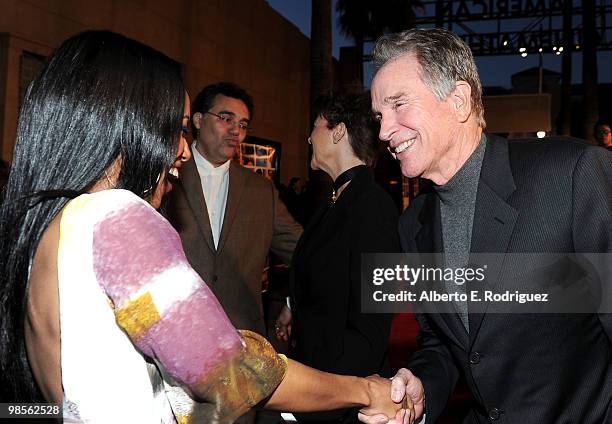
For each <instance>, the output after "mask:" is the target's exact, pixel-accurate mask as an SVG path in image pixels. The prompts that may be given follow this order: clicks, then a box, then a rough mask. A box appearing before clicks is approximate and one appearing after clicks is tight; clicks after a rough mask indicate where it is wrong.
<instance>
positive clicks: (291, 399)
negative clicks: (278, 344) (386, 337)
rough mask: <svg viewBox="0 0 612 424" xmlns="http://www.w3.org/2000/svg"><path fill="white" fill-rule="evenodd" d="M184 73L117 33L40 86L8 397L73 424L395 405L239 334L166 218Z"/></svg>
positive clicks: (64, 59) (22, 223) (8, 272)
mask: <svg viewBox="0 0 612 424" xmlns="http://www.w3.org/2000/svg"><path fill="white" fill-rule="evenodd" d="M188 121H189V100H188V97H187V95H186V93H185V88H184V85H183V82H182V79H181V76H180V67H179V65H178V64H177V63H176V62H174V61H173V60H171V59H169V58H167V57H166V56H164V55H163V54H161V53H159V52H157V51H155V50H153V49H151V48H150V47H147V46H145V45H142V44H140V43H138V42H136V41H133V40H130V39H127V38H125V37H123V36H120V35H118V34H114V33H110V32H106V31H89V32H85V33H83V34H80V35H77V36H75V37H72V38H70V39H69V40H67V41H66V42H64V43H63V44H62V45H61V46H60V47H59V48H58V50H57V51H56V52H55V53H54V55H53V56H52V57H51V58H50V60H49V62H48V64H47V65H46V67H45V69H44V70H43V71H42V73H41V75H40V76H39V77H37V78H36V79H35V80H34V82H33V83H32V84H31V86H30V87H29V89H28V91H27V93H26V96H25V99H24V102H23V106H22V110H21V113H20V118H19V125H18V130H17V140H16V144H15V150H14V155H13V165H12V169H11V174H10V177H9V182H8V185H7V188H6V197H5V201H4V203H3V205H2V206H1V209H0V279H1V280H0V347H1V351H0V394H1V397H2V401H3V402H33V401H42V400H46V401H51V402H55V403H58V404H61V405H63V416H64V419H66V420H74V421H87V422H104V423H106V422H156V423H159V422H175V421H176V420H179V421H181V422H185V421H189V420H190V419H191V418H193V411H194V406H195V405H196V404H195V402H194V401H193V400H192V399H195V400H197V401H202V402H204V404H205V406H204V407H203V408H208V412H207V413H206V416H208V417H213V418H211V420H212V421H214V422H231V421H232V420H233V419H234V418H236V417H238V416H240V415H241V414H242V413H243V412H245V411H246V410H247V409H248V408H250V407H252V406H254V405H256V404H258V403H259V402H261V401H262V400H264V399H266V406H267V407H270V408H277V409H279V408H280V409H287V410H296V411H308V410H315V409H330V408H338V407H342V406H361V407H365V411H366V412H367V411H370V412H375V410H377V409H385V410H386V412H387V414H388V415H389V416H391V415H392V414H393V413H394V410H395V409H397V405H394V404H393V403H391V402H390V401H389V400H388V390H389V384H388V382H387V381H385V380H383V379H377V378H369V379H360V378H356V377H348V376H336V375H332V374H326V373H321V372H318V371H315V370H313V369H310V368H308V367H305V366H302V365H300V364H299V363H296V362H293V361H291V360H287V359H286V358H285V357H283V356H281V355H277V354H276V352H274V350H273V349H272V348H271V347H270V345H269V344H268V343H267V342H266V341H265V340H264V339H263V338H262V337H261V336H259V335H257V334H253V333H250V332H246V331H236V330H235V329H234V328H233V327H232V326H231V324H230V322H229V320H228V319H227V317H226V316H225V314H224V312H223V310H222V308H221V307H220V305H219V303H218V302H217V301H216V299H215V298H214V296H213V294H212V293H211V292H210V290H209V289H208V288H207V287H206V285H205V283H204V282H203V281H202V280H201V279H200V278H199V276H198V275H197V274H196V273H195V272H194V271H193V270H192V269H191V267H190V266H189V264H188V263H187V260H186V258H185V255H184V253H183V250H182V248H181V244H180V240H179V238H178V235H177V234H176V232H175V231H174V230H173V229H172V227H171V226H170V225H169V224H168V222H167V221H166V220H165V219H164V218H163V217H162V216H161V215H159V214H158V213H157V212H156V210H155V209H156V208H158V207H159V206H160V204H161V200H162V197H163V195H164V194H165V192H167V191H168V190H171V188H172V187H171V186H172V183H171V180H172V178H175V177H177V176H178V175H179V169H180V166H181V163H182V162H183V161H185V160H187V159H188V158H189V156H190V152H189V149H188V147H187V143H186V141H185V138H184V132H185V131H186V126H187V123H188Z"/></svg>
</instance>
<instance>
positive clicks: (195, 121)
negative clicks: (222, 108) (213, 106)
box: [191, 112, 204, 130]
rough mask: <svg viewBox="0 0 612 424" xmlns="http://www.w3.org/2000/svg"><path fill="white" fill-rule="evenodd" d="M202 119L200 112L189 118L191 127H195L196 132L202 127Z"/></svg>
mask: <svg viewBox="0 0 612 424" xmlns="http://www.w3.org/2000/svg"><path fill="white" fill-rule="evenodd" d="M203 118H204V116H203V115H202V114H201V113H200V112H196V113H194V114H193V116H192V117H191V122H193V126H194V127H195V129H196V130H199V129H200V127H201V126H202V119H203Z"/></svg>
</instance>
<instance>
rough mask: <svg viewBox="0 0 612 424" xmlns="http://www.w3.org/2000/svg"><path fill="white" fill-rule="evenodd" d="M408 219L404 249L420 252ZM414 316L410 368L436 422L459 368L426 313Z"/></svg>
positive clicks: (402, 235) (401, 231)
mask: <svg viewBox="0 0 612 424" xmlns="http://www.w3.org/2000/svg"><path fill="white" fill-rule="evenodd" d="M406 213H409V212H406ZM406 221H409V219H406V217H402V219H401V220H400V224H399V234H400V241H401V244H402V250H403V251H404V252H407V253H414V252H417V248H416V245H415V244H414V237H413V234H412V231H411V228H410V227H409V226H408V225H407V223H406ZM412 222H414V221H412ZM424 253H429V252H424ZM415 319H416V321H417V322H418V324H419V333H418V336H417V346H418V348H417V351H416V352H415V353H414V354H413V355H412V357H411V358H410V361H409V363H408V368H409V369H410V370H411V371H412V373H413V374H414V375H416V376H417V377H419V378H420V379H421V382H422V383H423V387H424V389H425V413H426V414H427V422H428V423H435V422H436V421H437V420H438V417H439V416H440V414H441V413H442V411H443V410H444V407H445V406H446V404H447V402H448V400H449V398H450V396H451V394H452V392H453V390H454V388H455V385H456V384H457V380H458V379H459V370H458V368H457V366H456V365H455V362H454V360H453V358H452V355H451V353H450V351H449V350H448V348H447V347H446V345H445V343H444V342H443V341H442V340H441V339H440V337H439V335H438V333H437V330H436V328H435V326H434V325H433V323H432V322H431V321H430V319H429V318H428V316H427V314H422V313H415Z"/></svg>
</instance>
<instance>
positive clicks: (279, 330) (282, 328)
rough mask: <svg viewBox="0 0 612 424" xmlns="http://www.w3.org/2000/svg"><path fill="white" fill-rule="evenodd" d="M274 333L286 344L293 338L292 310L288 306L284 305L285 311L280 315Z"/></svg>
mask: <svg viewBox="0 0 612 424" xmlns="http://www.w3.org/2000/svg"><path fill="white" fill-rule="evenodd" d="M274 331H275V333H276V338H277V339H278V340H281V341H284V342H286V341H288V340H289V336H291V309H289V308H288V307H287V305H283V309H282V310H281V312H280V314H278V318H276V324H275V325H274Z"/></svg>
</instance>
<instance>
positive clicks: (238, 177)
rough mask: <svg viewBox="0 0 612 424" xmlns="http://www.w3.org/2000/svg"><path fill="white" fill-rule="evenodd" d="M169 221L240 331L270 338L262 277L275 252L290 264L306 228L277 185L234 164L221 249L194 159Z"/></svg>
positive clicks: (178, 187) (187, 167)
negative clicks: (213, 229)
mask: <svg viewBox="0 0 612 424" xmlns="http://www.w3.org/2000/svg"><path fill="white" fill-rule="evenodd" d="M167 216H168V220H169V221H170V222H171V223H172V225H173V226H174V227H175V228H176V230H177V231H178V233H179V235H180V236H181V240H182V242H183V248H184V249H185V253H186V255H187V259H188V260H189V263H190V264H191V266H192V267H193V268H194V269H195V270H196V272H197V273H198V274H200V276H201V277H202V279H203V280H204V281H205V282H206V284H208V285H209V287H210V288H211V290H212V291H213V293H214V294H215V296H217V298H218V299H219V302H220V303H221V305H222V306H223V308H224V309H225V312H226V313H227V315H228V317H229V318H230V320H231V321H232V324H234V326H235V327H236V328H240V329H246V330H253V331H256V332H258V333H260V334H263V335H265V325H264V319H263V308H262V299H261V289H262V286H261V277H262V271H263V268H264V266H265V265H266V257H267V255H268V252H269V251H272V252H274V253H275V254H277V255H278V256H279V257H280V258H281V259H282V260H283V261H285V262H286V263H290V262H291V256H292V253H293V250H294V248H295V245H296V243H297V240H298V239H299V236H300V235H301V232H302V228H301V227H300V225H299V224H297V223H296V222H295V221H294V220H293V218H291V216H290V215H289V213H288V212H287V209H286V208H285V206H284V205H283V203H282V202H281V201H280V200H279V199H278V193H277V192H276V190H275V189H274V186H273V185H272V182H270V181H269V180H267V179H265V178H264V177H262V176H261V175H258V174H256V173H254V172H252V171H250V170H248V169H246V168H244V167H242V166H240V165H238V164H236V163H234V162H232V163H231V164H230V168H229V189H228V196H227V205H226V209H225V216H224V219H223V227H222V229H221V234H220V236H219V244H218V248H217V249H215V245H214V242H213V237H212V231H211V227H210V221H209V218H208V210H207V208H206V202H205V200H204V194H203V193H202V184H201V182H200V175H199V174H198V170H197V167H196V165H195V162H194V160H193V159H191V160H190V161H188V162H187V163H185V165H184V166H183V167H182V168H181V177H180V182H179V184H177V185H176V186H175V187H174V189H173V190H172V192H171V193H170V194H169V203H168V206H167Z"/></svg>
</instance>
